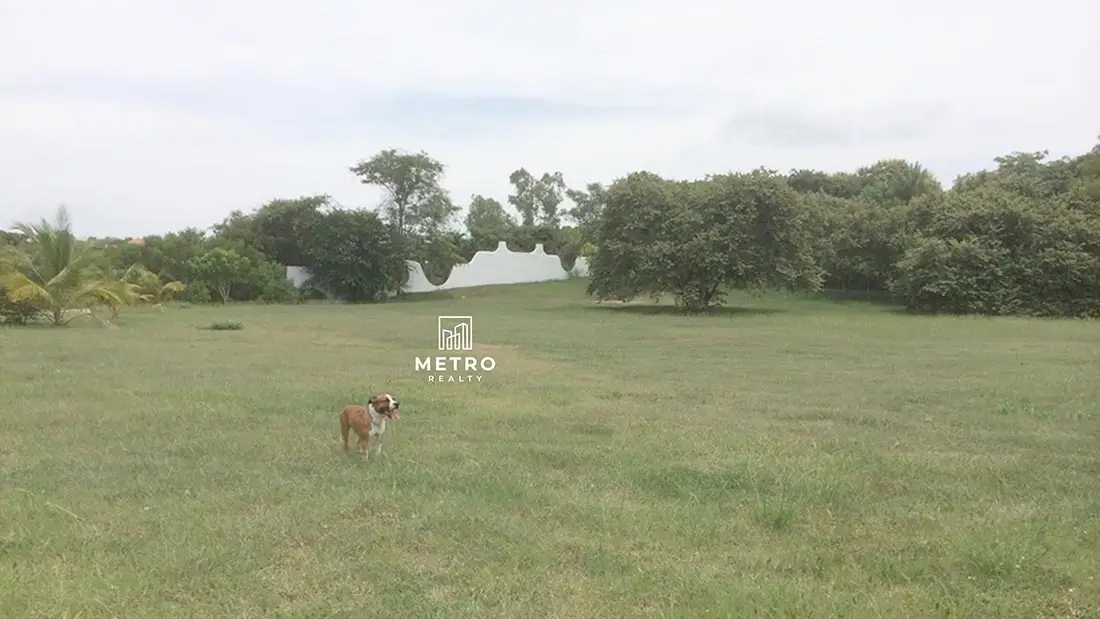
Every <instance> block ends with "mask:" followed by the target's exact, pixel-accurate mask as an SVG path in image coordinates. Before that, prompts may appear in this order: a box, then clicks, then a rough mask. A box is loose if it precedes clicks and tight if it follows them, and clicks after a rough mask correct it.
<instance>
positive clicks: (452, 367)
mask: <svg viewBox="0 0 1100 619" xmlns="http://www.w3.org/2000/svg"><path fill="white" fill-rule="evenodd" d="M496 366H497V362H496V359H493V358H492V357H442V356H440V357H417V358H416V371H417V372H432V374H430V375H429V376H428V382H429V383H472V382H474V381H477V382H479V383H480V382H481V379H482V378H483V376H482V375H481V374H473V373H472V372H492V371H493V369H494V368H496ZM445 372H468V374H465V375H455V374H444V373H445Z"/></svg>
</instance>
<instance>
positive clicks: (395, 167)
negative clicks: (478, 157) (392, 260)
mask: <svg viewBox="0 0 1100 619" xmlns="http://www.w3.org/2000/svg"><path fill="white" fill-rule="evenodd" d="M443 170H444V168H443V164H442V163H440V162H438V161H436V160H435V159H433V158H431V157H429V156H428V154H427V153H425V152H423V151H420V152H418V153H404V152H400V151H398V150H396V149H392V148H391V149H388V150H383V151H381V152H379V153H378V154H376V155H375V156H373V157H371V158H370V159H367V160H365V161H362V162H360V163H359V164H357V165H356V166H354V167H353V168H351V171H352V173H353V174H355V175H356V176H358V177H359V180H360V182H362V183H363V184H365V185H374V186H377V187H381V188H382V189H383V190H384V191H385V192H386V199H385V201H384V202H383V203H382V214H383V216H384V218H385V220H386V222H387V223H388V224H389V225H390V228H391V230H392V233H393V238H392V248H393V250H394V251H395V252H396V253H397V256H399V257H400V258H401V259H403V260H417V261H419V262H420V263H421V266H423V267H424V269H425V271H428V270H431V271H432V272H440V271H448V272H449V271H450V268H451V266H452V265H453V264H454V263H455V262H457V261H460V260H461V259H462V257H461V255H459V253H458V249H457V248H456V247H454V246H453V244H452V243H451V242H450V237H448V236H447V232H448V229H449V227H450V224H451V223H452V220H453V218H454V216H455V214H456V213H457V212H458V210H459V208H458V207H457V206H455V205H454V203H453V202H452V201H451V198H450V195H448V193H447V191H446V190H445V189H443V187H442V186H441V182H442V180H443ZM441 261H442V262H443V263H445V264H440V262H441ZM429 263H430V264H429ZM397 294H398V296H402V295H403V294H404V291H402V290H401V288H400V287H399V288H398V290H397Z"/></svg>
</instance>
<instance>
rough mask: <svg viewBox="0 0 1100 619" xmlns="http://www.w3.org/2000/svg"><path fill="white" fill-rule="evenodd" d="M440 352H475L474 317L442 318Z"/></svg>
mask: <svg viewBox="0 0 1100 619" xmlns="http://www.w3.org/2000/svg"><path fill="white" fill-rule="evenodd" d="M438 331H439V350H473V349H474V317H473V316H440V317H439V325H438Z"/></svg>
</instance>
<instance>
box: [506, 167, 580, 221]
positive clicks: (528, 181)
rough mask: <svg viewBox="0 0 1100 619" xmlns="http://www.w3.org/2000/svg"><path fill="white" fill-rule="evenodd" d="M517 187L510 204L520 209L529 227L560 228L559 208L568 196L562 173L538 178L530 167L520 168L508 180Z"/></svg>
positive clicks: (523, 219) (546, 174)
mask: <svg viewBox="0 0 1100 619" xmlns="http://www.w3.org/2000/svg"><path fill="white" fill-rule="evenodd" d="M508 182H510V183H512V186H513V187H515V190H514V191H513V193H512V194H511V195H510V196H508V202H509V204H511V205H512V206H514V207H516V210H517V211H518V212H519V214H520V217H521V218H522V225H523V227H525V228H531V227H535V226H544V227H546V228H550V229H557V228H558V227H560V226H561V213H559V212H558V207H559V206H560V205H561V203H562V201H563V200H564V196H565V191H566V187H565V179H564V178H562V174H561V172H554V173H549V172H547V173H544V174H543V175H542V177H541V178H539V179H536V178H535V177H534V176H532V175H531V173H530V172H528V171H527V169H526V168H519V169H518V170H516V171H515V172H512V174H511V176H509V177H508Z"/></svg>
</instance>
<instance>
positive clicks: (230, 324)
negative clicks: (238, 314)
mask: <svg viewBox="0 0 1100 619" xmlns="http://www.w3.org/2000/svg"><path fill="white" fill-rule="evenodd" d="M206 328H207V329H208V330H210V331H240V330H241V329H243V328H244V325H243V324H241V323H240V322H237V321H235V320H220V321H218V322H212V323H210V324H209V325H207V326H206Z"/></svg>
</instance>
